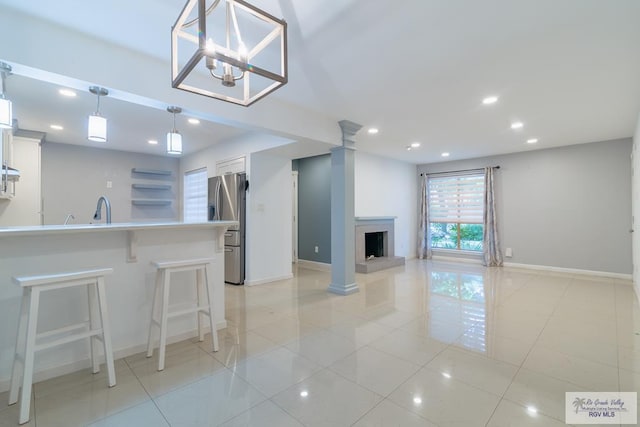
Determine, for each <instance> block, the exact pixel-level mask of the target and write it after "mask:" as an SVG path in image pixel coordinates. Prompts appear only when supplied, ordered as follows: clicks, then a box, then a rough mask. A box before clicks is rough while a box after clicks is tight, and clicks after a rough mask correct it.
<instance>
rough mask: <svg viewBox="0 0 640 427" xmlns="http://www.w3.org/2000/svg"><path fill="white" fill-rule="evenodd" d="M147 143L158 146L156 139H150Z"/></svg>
mask: <svg viewBox="0 0 640 427" xmlns="http://www.w3.org/2000/svg"><path fill="white" fill-rule="evenodd" d="M147 142H148V143H149V144H151V145H156V144H157V143H158V140H156V139H150V140H148V141H147Z"/></svg>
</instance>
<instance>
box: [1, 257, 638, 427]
mask: <svg viewBox="0 0 640 427" xmlns="http://www.w3.org/2000/svg"><path fill="white" fill-rule="evenodd" d="M329 278H330V277H329V274H328V273H326V272H318V271H311V270H304V269H298V271H297V272H296V277H295V278H294V279H291V280H285V281H281V282H276V283H273V284H269V285H263V286H257V287H233V286H227V287H226V306H227V307H226V308H227V312H226V318H227V321H228V324H229V326H228V328H226V329H225V330H222V331H220V342H221V346H220V351H219V352H217V353H211V352H210V341H207V340H205V342H204V343H199V342H197V341H196V340H189V341H185V342H180V343H176V344H173V345H171V346H170V347H169V348H168V355H167V360H166V369H165V370H164V371H163V372H157V371H156V370H155V366H156V363H157V362H156V360H155V357H154V358H153V359H147V358H145V357H144V354H138V355H134V356H131V357H127V358H125V359H122V360H119V361H117V362H116V368H117V379H118V385H117V386H116V387H114V388H113V389H107V388H106V386H105V379H104V373H101V374H98V375H91V374H90V373H89V372H88V371H83V372H78V373H74V374H71V375H66V376H63V377H60V378H56V379H53V380H49V381H45V382H42V383H38V384H36V385H35V386H34V399H33V404H32V411H33V416H32V420H31V423H30V425H35V426H38V427H45V426H65V427H66V426H84V425H91V426H118V427H120V426H136V427H141V426H154V427H156V426H217V425H222V426H274V427H286V426H331V427H334V426H350V425H354V426H380V427H387V426H433V425H441V426H529V425H539V426H556V425H558V426H559V425H564V393H565V391H580V390H592V391H613V390H621V391H636V392H640V309H639V307H638V303H637V299H636V297H635V295H634V293H633V289H632V287H631V284H630V283H628V282H624V281H620V280H614V279H607V278H594V277H587V276H577V275H568V274H552V273H546V272H535V271H530V270H512V269H506V268H505V269H485V268H483V267H480V266H475V265H469V264H452V263H443V262H431V261H429V262H427V261H417V260H412V261H409V262H408V263H407V266H406V267H401V268H394V269H391V270H386V271H383V272H378V273H373V274H369V275H358V277H357V282H358V284H359V285H360V290H361V291H360V292H359V293H357V294H354V295H351V296H348V297H341V296H336V295H332V294H329V293H327V292H326V288H327V285H328V283H329ZM156 353H157V352H156ZM103 371H104V369H103ZM6 397H7V396H6V393H3V394H2V395H0V398H2V399H4V401H5V402H6ZM533 408H535V412H533V411H532V409H533ZM17 419H18V414H17V405H14V406H12V407H6V406H3V407H2V409H0V426H13V425H16V423H17Z"/></svg>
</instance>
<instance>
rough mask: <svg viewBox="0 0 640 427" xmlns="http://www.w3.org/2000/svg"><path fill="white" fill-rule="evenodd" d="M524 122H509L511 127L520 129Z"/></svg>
mask: <svg viewBox="0 0 640 427" xmlns="http://www.w3.org/2000/svg"><path fill="white" fill-rule="evenodd" d="M523 126H524V123H522V122H513V123H511V129H522V127H523Z"/></svg>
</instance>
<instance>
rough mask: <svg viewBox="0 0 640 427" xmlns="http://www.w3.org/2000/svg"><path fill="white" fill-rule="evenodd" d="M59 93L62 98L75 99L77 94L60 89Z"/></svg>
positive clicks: (69, 90)
mask: <svg viewBox="0 0 640 427" xmlns="http://www.w3.org/2000/svg"><path fill="white" fill-rule="evenodd" d="M58 93H59V94H60V95H62V96H68V97H69V98H75V97H76V93H75V91H73V90H71V89H60V90H59V91H58Z"/></svg>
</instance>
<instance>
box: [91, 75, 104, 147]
mask: <svg viewBox="0 0 640 427" xmlns="http://www.w3.org/2000/svg"><path fill="white" fill-rule="evenodd" d="M89 92H91V93H92V94H94V95H97V97H98V105H97V107H96V112H95V113H93V114H91V115H90V116H89V132H88V133H87V139H89V141H96V142H107V119H106V118H105V117H102V116H101V115H100V97H101V96H107V95H109V91H108V90H107V89H105V88H103V87H99V86H91V87H90V88H89Z"/></svg>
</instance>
